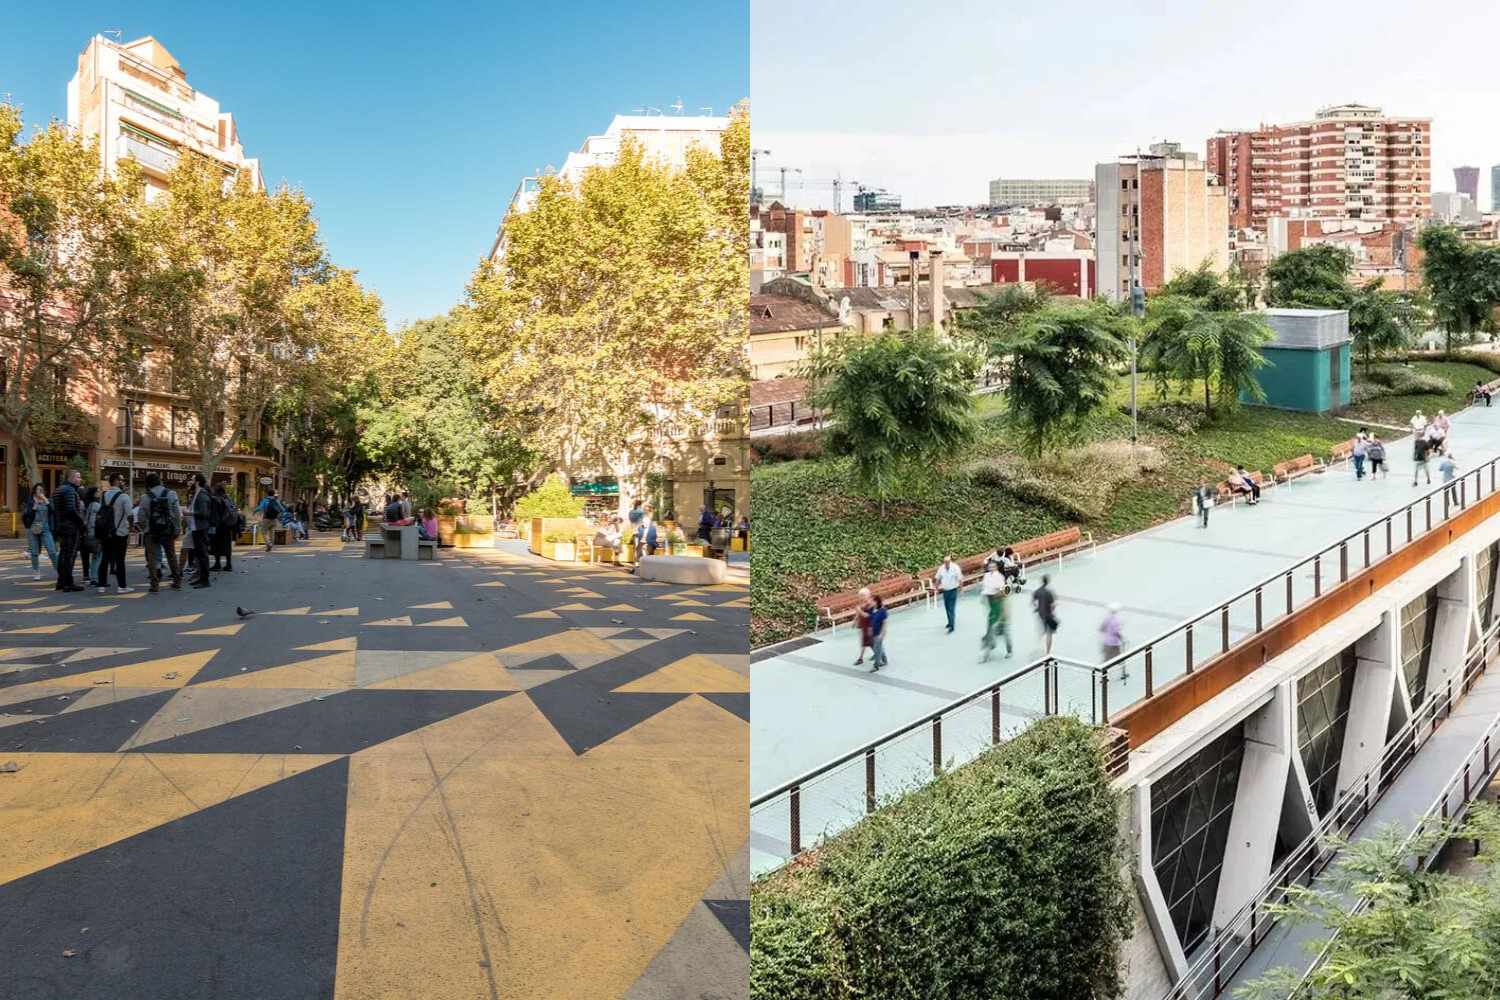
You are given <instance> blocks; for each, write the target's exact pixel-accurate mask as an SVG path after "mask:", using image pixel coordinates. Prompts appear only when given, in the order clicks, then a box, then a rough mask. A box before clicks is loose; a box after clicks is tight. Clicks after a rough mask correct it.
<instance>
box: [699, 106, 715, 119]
mask: <svg viewBox="0 0 1500 1000" xmlns="http://www.w3.org/2000/svg"><path fill="white" fill-rule="evenodd" d="M698 110H699V111H707V112H708V117H710V118H712V117H713V116H714V109H713V108H699V109H698Z"/></svg>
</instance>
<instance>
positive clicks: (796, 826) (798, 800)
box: [787, 785, 802, 857]
mask: <svg viewBox="0 0 1500 1000" xmlns="http://www.w3.org/2000/svg"><path fill="white" fill-rule="evenodd" d="M787 797H788V799H789V800H790V802H791V808H792V857H796V856H797V855H799V854H801V853H802V786H801V785H793V786H792V790H791V792H790V794H789V795H788V796H787Z"/></svg>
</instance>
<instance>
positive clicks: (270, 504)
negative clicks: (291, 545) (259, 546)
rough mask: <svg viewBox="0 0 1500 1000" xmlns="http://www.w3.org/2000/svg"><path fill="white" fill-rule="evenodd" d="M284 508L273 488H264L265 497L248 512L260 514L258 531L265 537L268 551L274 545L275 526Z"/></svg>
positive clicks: (279, 520)
mask: <svg viewBox="0 0 1500 1000" xmlns="http://www.w3.org/2000/svg"><path fill="white" fill-rule="evenodd" d="M285 512H286V508H285V507H283V506H282V505H281V501H280V500H277V499H276V491H275V490H266V498H265V499H264V500H262V501H261V502H260V503H258V504H256V505H255V509H254V510H252V511H251V512H250V513H252V514H259V515H260V533H261V535H262V536H264V538H265V542H266V551H267V552H270V551H271V549H273V548H275V546H276V528H277V526H278V525H279V524H280V523H281V515H282V514H283V513H285Z"/></svg>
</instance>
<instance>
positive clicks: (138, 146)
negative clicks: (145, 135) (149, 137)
mask: <svg viewBox="0 0 1500 1000" xmlns="http://www.w3.org/2000/svg"><path fill="white" fill-rule="evenodd" d="M118 152H119V155H120V156H133V157H135V158H136V159H137V160H139V161H140V162H141V164H142V165H143V166H147V167H151V168H152V169H154V170H160V171H161V172H162V173H170V172H171V170H172V168H173V167H174V166H176V165H177V153H175V152H173V151H171V150H167V149H163V148H161V147H160V146H153V145H151V144H150V143H146V142H142V141H141V140H140V139H137V138H136V137H135V136H133V135H122V136H120V143H119V148H118Z"/></svg>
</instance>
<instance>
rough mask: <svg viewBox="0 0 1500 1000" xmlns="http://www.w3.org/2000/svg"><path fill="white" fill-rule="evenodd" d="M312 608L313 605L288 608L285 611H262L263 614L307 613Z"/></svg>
mask: <svg viewBox="0 0 1500 1000" xmlns="http://www.w3.org/2000/svg"><path fill="white" fill-rule="evenodd" d="M311 610H312V608H311V607H306V608H287V609H286V610H284V611H262V612H261V614H263V615H305V614H307V613H308V612H309V611H311Z"/></svg>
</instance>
